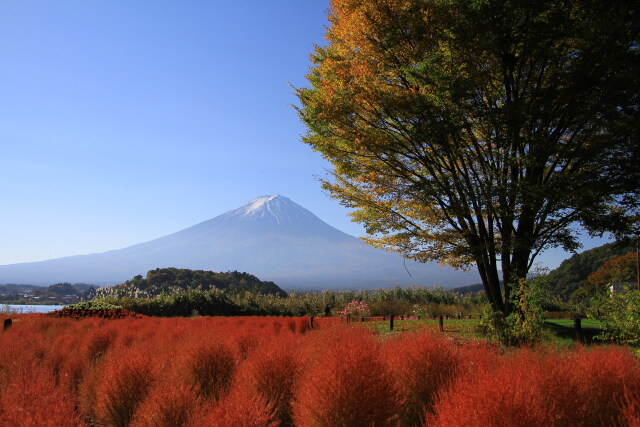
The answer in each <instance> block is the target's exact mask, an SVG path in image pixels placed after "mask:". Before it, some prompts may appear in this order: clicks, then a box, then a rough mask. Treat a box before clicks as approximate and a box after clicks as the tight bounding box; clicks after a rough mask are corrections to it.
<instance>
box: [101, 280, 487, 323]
mask: <svg viewBox="0 0 640 427" xmlns="http://www.w3.org/2000/svg"><path fill="white" fill-rule="evenodd" d="M95 301H96V302H100V303H104V304H112V305H114V306H119V307H122V308H126V309H128V310H131V311H134V312H136V313H140V314H144V315H147V316H197V315H206V316H221V315H222V316H256V315H257V316H264V315H270V316H318V315H325V311H326V309H327V307H328V308H329V311H330V313H331V314H336V313H337V312H338V311H339V310H341V309H343V308H344V307H345V306H346V305H347V304H348V303H349V302H351V301H363V302H365V303H366V304H367V305H368V307H369V311H370V314H371V315H372V316H385V315H389V314H397V315H400V314H406V315H416V316H434V315H450V316H454V315H457V314H460V315H468V314H476V315H477V314H479V313H480V312H481V309H482V304H483V302H484V297H483V296H482V295H467V296H462V295H459V294H457V293H455V292H451V291H446V290H443V289H427V288H421V287H412V288H400V287H396V288H392V289H377V290H363V291H322V292H304V293H290V294H289V295H287V296H284V297H283V296H280V295H276V294H265V293H259V292H249V291H246V292H238V293H231V292H225V291H221V290H218V289H207V290H205V289H178V288H173V289H172V290H171V291H170V292H167V293H161V294H159V295H156V296H152V297H141V296H138V297H136V296H135V295H117V294H112V295H106V294H105V295H103V296H101V297H100V298H97V299H96V300H95Z"/></svg>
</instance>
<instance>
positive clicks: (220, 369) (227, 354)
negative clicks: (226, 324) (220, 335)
mask: <svg viewBox="0 0 640 427" xmlns="http://www.w3.org/2000/svg"><path fill="white" fill-rule="evenodd" d="M178 358H179V360H178V364H179V366H178V368H177V373H178V375H179V377H180V378H181V379H182V380H183V381H185V383H186V384H187V385H189V386H191V387H192V388H193V390H194V391H195V392H196V393H197V394H198V396H200V397H203V398H211V399H214V400H215V399H218V398H220V396H222V395H223V394H224V393H226V392H227V390H228V389H229V385H230V384H231V379H232V378H233V374H234V372H235V367H236V356H235V355H234V354H233V351H232V350H231V349H230V348H229V346H228V345H227V344H226V343H223V342H216V341H213V340H205V341H204V342H196V343H193V344H192V345H191V346H190V347H188V348H186V349H185V350H184V351H183V352H182V353H181V354H179V355H178Z"/></svg>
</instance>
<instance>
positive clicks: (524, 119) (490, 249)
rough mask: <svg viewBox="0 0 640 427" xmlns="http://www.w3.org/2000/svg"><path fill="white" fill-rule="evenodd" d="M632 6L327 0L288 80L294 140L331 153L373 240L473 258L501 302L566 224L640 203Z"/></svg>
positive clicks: (505, 303) (458, 260)
mask: <svg viewBox="0 0 640 427" xmlns="http://www.w3.org/2000/svg"><path fill="white" fill-rule="evenodd" d="M639 7H640V6H639V5H638V4H637V3H636V2H626V1H612V2H599V1H590V0H582V1H560V2H557V1H550V0H513V1H498V0H495V1H494V0H476V1H467V0H371V1H361V0H333V1H332V3H331V7H330V10H329V21H330V26H329V28H328V30H327V32H326V39H327V43H326V45H325V46H318V47H316V49H315V52H314V54H313V55H312V63H313V66H312V68H311V71H310V73H309V74H308V76H307V78H308V81H309V83H310V87H307V88H301V89H298V90H297V95H298V97H299V99H300V102H301V106H300V108H299V109H298V111H299V114H300V116H301V118H302V120H303V121H304V123H305V124H306V126H307V129H308V133H307V134H306V136H305V137H304V142H306V143H307V144H309V145H311V146H312V147H313V148H314V149H315V150H317V151H319V152H321V153H322V155H323V156H324V157H325V158H326V159H328V160H329V161H330V162H331V163H332V165H333V167H334V173H333V177H332V178H331V179H329V180H327V181H325V182H324V188H325V189H327V190H328V191H329V192H330V194H331V195H332V196H333V197H336V198H338V199H340V200H341V201H342V203H343V204H345V205H346V206H348V207H351V208H354V212H353V218H354V220H355V221H358V222H361V223H363V224H364V225H365V226H366V230H367V233H368V236H367V238H366V239H365V240H366V241H368V242H369V243H371V244H373V245H376V246H380V247H384V248H387V249H390V250H394V251H397V252H400V253H401V254H403V255H404V256H405V257H409V258H413V259H416V260H418V261H430V260H437V261H441V262H444V263H447V264H450V265H452V266H454V267H468V266H470V265H475V266H476V267H477V269H478V271H479V273H480V276H481V278H482V282H483V285H484V289H485V292H486V294H487V297H488V299H489V301H490V303H491V304H492V306H493V307H494V309H496V310H500V311H503V312H505V313H509V312H510V311H511V308H512V305H511V303H510V301H511V300H512V298H511V297H510V295H509V294H510V290H511V286H510V284H513V283H518V281H519V279H520V278H523V277H526V275H527V272H528V271H529V269H530V268H531V266H532V265H533V263H534V260H535V258H536V256H537V255H538V254H539V253H540V252H541V251H543V250H544V249H546V248H549V247H558V246H559V247H563V248H565V249H568V250H573V249H576V248H577V247H578V246H579V245H578V242H577V237H576V232H575V226H576V224H581V225H582V226H584V227H586V228H587V229H588V230H589V231H590V232H593V233H599V232H602V231H605V230H609V231H614V232H616V233H620V234H624V233H625V232H630V229H631V226H632V223H633V221H632V218H633V217H634V215H635V216H636V218H637V215H638V198H637V195H638V190H639V189H638V185H637V183H638V182H640V173H639V169H638V165H637V163H638V162H637V160H634V159H637V158H639V157H640V148H639V144H638V139H637V135H638V134H639V133H638V123H640V120H639V117H638V115H639V111H640V108H639V102H638V101H639V100H640V96H639V95H638V87H639V82H640V80H639V79H640V69H639V60H638V59H639V57H638V55H639V50H638V47H639V44H638V31H639V29H640V22H639V18H640V15H639V11H638V8H639ZM500 272H501V273H502V277H500ZM501 279H502V280H504V283H506V284H507V286H505V292H504V295H503V294H502V293H501V291H500V285H499V283H500V280H501Z"/></svg>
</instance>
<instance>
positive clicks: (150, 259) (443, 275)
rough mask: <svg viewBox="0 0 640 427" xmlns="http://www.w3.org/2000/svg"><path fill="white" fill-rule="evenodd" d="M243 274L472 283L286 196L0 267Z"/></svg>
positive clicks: (356, 282) (55, 277) (36, 277)
mask: <svg viewBox="0 0 640 427" xmlns="http://www.w3.org/2000/svg"><path fill="white" fill-rule="evenodd" d="M168 267H175V268H188V269H194V270H209V271H246V272H248V273H251V274H253V275H255V276H257V277H259V278H260V279H261V280H268V281H273V282H275V283H277V284H278V285H280V286H281V287H294V288H301V289H305V288H306V289H308V288H314V289H317V288H336V289H337V288H363V287H364V288H367V287H369V288H371V287H386V286H394V285H432V284H438V285H443V286H451V285H463V284H467V283H477V281H478V280H477V278H474V276H473V275H470V274H468V273H462V272H457V271H453V270H452V269H448V268H444V267H440V266H437V264H435V263H430V264H418V263H415V262H412V261H407V267H408V268H409V270H410V271H411V274H412V276H409V274H408V273H407V271H406V270H405V263H404V260H403V259H402V258H401V257H400V256H398V255H395V254H392V253H389V252H386V251H384V250H381V249H376V248H373V247H371V246H369V245H366V244H365V243H363V242H362V241H361V240H359V239H357V238H356V237H353V236H350V235H349V234H346V233H344V232H342V231H340V230H338V229H336V228H334V227H332V226H330V225H329V224H327V223H325V222H324V221H322V220H321V219H320V218H318V217H317V216H316V215H315V214H313V213H312V212H311V211H309V210H307V209H305V208H304V207H302V206H300V205H298V204H296V203H295V202H293V201H291V200H290V199H288V198H287V197H285V196H281V195H270V196H260V197H257V198H255V199H253V200H251V201H249V202H247V203H245V204H243V205H241V206H239V207H238V208H236V209H232V210H230V211H228V212H225V213H223V214H221V215H218V216H216V217H214V218H212V219H209V220H206V221H203V222H200V223H198V224H195V225H193V226H191V227H188V228H185V229H183V230H180V231H177V232H175V233H171V234H169V235H166V236H162V237H159V238H157V239H153V240H150V241H147V242H142V243H138V244H136V245H132V246H128V247H125V248H122V249H116V250H112V251H107V252H102V253H96V254H87V255H75V256H71V257H64V258H57V259H52V260H45V261H38V262H32V263H21V264H10V265H3V266H0V283H3V282H4V283H7V282H23V283H24V282H29V283H36V284H40V283H45V284H46V283H55V282H84V283H96V284H105V283H111V284H113V283H122V282H124V281H126V280H128V279H130V278H131V277H133V276H136V275H138V274H145V273H146V272H147V271H149V270H154V269H157V268H168Z"/></svg>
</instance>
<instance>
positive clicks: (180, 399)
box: [131, 382, 199, 427]
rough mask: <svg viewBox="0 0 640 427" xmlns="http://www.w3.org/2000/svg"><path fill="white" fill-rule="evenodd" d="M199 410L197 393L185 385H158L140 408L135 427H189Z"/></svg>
mask: <svg viewBox="0 0 640 427" xmlns="http://www.w3.org/2000/svg"><path fill="white" fill-rule="evenodd" d="M198 409H199V400H198V396H197V395H196V394H195V392H194V391H193V390H192V389H191V388H190V387H188V386H187V385H185V384H175V383H169V382H165V383H162V384H157V385H156V386H155V387H154V388H153V389H152V390H151V392H150V393H149V395H148V396H147V398H146V399H145V400H144V402H143V403H142V404H141V405H140V407H139V408H138V410H137V412H136V414H135V416H134V419H133V422H132V423H131V425H132V426H134V427H176V426H184V425H187V424H188V423H189V422H190V421H191V419H192V417H193V416H194V415H195V414H196V413H197V411H198Z"/></svg>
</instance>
